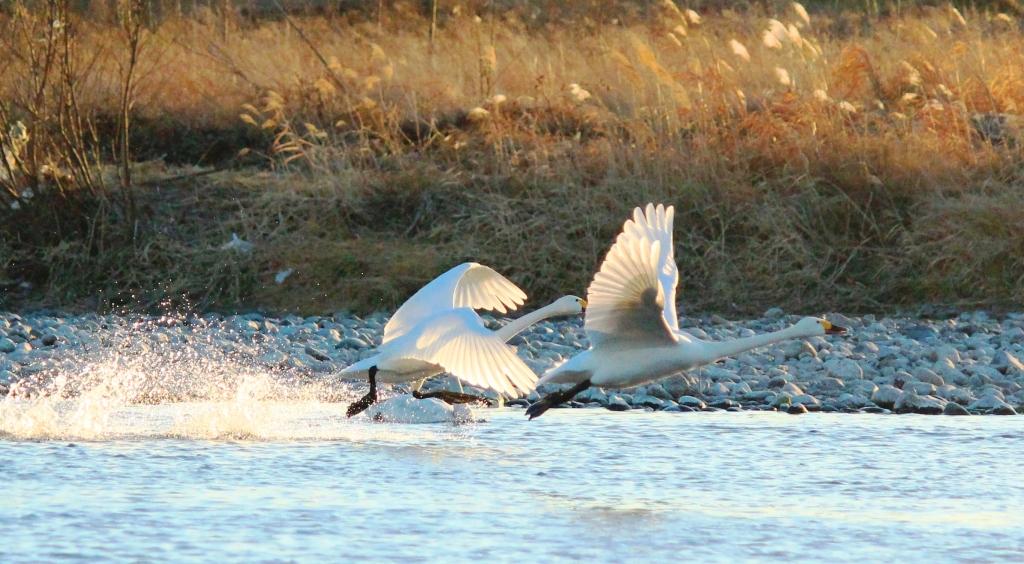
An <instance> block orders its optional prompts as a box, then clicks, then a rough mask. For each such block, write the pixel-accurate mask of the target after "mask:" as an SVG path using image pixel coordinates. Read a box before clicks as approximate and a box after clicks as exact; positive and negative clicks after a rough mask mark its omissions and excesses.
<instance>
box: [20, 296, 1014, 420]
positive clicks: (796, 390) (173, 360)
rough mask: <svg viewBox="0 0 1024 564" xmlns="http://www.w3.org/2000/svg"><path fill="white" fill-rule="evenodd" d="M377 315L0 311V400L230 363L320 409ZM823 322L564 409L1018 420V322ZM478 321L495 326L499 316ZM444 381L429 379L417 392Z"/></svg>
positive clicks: (692, 324)
mask: <svg viewBox="0 0 1024 564" xmlns="http://www.w3.org/2000/svg"><path fill="white" fill-rule="evenodd" d="M387 317H388V315H387V314H384V313H379V314H373V315H369V316H365V317H360V316H355V315H350V314H347V313H337V314H334V315H328V316H313V317H299V316H285V317H265V316H263V315H261V314H256V313H253V314H245V315H228V316H225V315H219V314H205V315H202V316H196V317H180V318H179V317H138V316H114V315H107V316H100V315H95V314H89V315H82V316H60V315H50V314H46V313H40V314H31V315H19V314H14V313H6V314H0V394H3V395H8V396H11V397H15V398H16V397H32V396H39V395H40V394H46V393H49V392H53V391H54V390H55V389H57V388H59V389H60V390H61V393H63V394H65V395H68V393H69V392H68V390H69V389H71V390H73V389H74V388H75V386H74V385H73V384H74V383H75V382H76V381H78V380H80V379H83V378H85V377H86V376H87V375H88V376H91V377H93V378H95V375H96V372H97V370H96V367H97V366H101V365H107V366H109V365H110V363H111V362H112V361H113V360H115V359H116V361H117V362H119V363H120V364H118V366H123V367H128V368H130V367H133V366H134V367H139V366H142V367H143V368H142V371H143V372H147V375H146V376H145V379H146V380H147V381H149V382H150V385H154V386H156V387H158V388H159V390H160V393H159V394H155V393H154V394H153V397H152V398H150V399H151V400H152V401H163V400H168V399H169V400H174V399H182V398H179V397H175V389H180V393H181V394H184V395H188V394H189V393H194V390H195V389H196V386H195V382H194V381H195V380H197V379H199V380H202V379H203V378H205V377H207V376H208V377H209V378H210V379H219V380H222V381H223V380H226V379H230V378H231V377H232V376H231V375H234V374H237V373H239V369H240V368H242V369H244V371H246V372H251V373H260V374H265V375H270V376H271V377H272V378H273V379H274V380H275V381H276V382H278V383H279V384H280V386H281V387H282V388H283V389H284V388H287V387H288V385H290V383H291V384H294V383H302V385H309V384H311V383H316V384H319V385H322V389H323V390H330V392H325V393H328V394H329V395H330V399H331V400H332V401H338V402H343V401H351V400H352V399H354V398H356V397H358V396H359V395H361V394H362V393H364V391H365V382H360V381H341V380H340V379H339V378H338V377H337V376H336V373H337V372H338V371H340V370H341V369H342V368H344V367H345V366H347V365H348V364H350V363H352V362H355V361H358V360H360V359H361V358H364V357H366V356H369V355H370V354H372V351H373V349H374V347H376V346H377V345H378V344H379V342H380V336H381V334H382V332H383V326H384V324H385V323H386V322H387ZM827 317H828V318H829V319H831V320H832V321H833V322H835V323H837V324H840V325H843V326H845V327H848V328H849V329H850V332H849V334H847V335H844V336H834V337H832V336H830V337H828V338H824V337H816V338H811V339H804V340H794V341H789V342H783V343H780V344H778V345H774V346H770V347H765V348H763V349H758V350H755V351H752V352H749V353H745V354H742V355H740V356H739V357H737V358H730V359H725V360H722V361H720V362H719V363H717V364H715V365H712V366H707V367H703V368H701V369H699V370H696V371H692V372H691V373H686V374H678V375H675V376H672V377H670V378H667V379H663V380H661V381H659V382H657V383H653V384H650V385H646V386H639V387H635V388H630V389H625V390H611V389H600V388H592V389H589V390H586V391H585V392H584V393H582V394H580V395H579V396H577V398H576V400H575V401H573V402H570V403H569V404H566V405H565V406H564V407H572V408H604V409H608V410H612V411H625V410H631V409H644V410H650V411H666V412H693V411H721V410H725V411H743V410H759V411H766V410H767V411H784V412H788V413H792V414H801V413H806V412H814V411H821V412H866V413H879V414H885V413H920V414H935V415H938V414H945V415H982V414H993V415H1014V414H1017V413H1022V412H1024V363H1022V361H1021V359H1022V358H1024V314H1022V313H1007V314H1000V315H996V314H990V313H987V312H983V311H977V312H967V313H961V314H959V315H956V316H952V317H949V318H945V319H921V318H913V317H876V316H874V315H865V316H862V317H856V316H845V315H840V314H831V315H827ZM798 318H799V316H797V315H789V314H787V313H786V312H783V311H782V310H779V309H777V308H775V309H771V310H768V311H766V312H765V313H764V315H763V316H761V317H760V318H757V319H746V320H730V319H725V318H723V317H721V316H719V315H711V316H703V317H694V318H685V319H683V320H681V325H682V328H683V330H685V331H687V332H689V333H691V334H693V335H694V336H696V337H698V338H701V339H709V340H718V339H731V338H738V337H747V336H750V335H753V334H756V333H761V332H766V331H773V330H777V329H780V328H782V327H784V326H785V325H788V324H790V323H793V322H795V321H796V320H797V319H798ZM485 319H487V323H488V324H491V325H492V326H494V327H497V326H498V325H499V324H502V323H504V322H505V321H506V320H504V319H494V318H490V317H486V318H485ZM510 344H512V345H513V346H515V347H516V348H517V350H518V352H519V355H520V356H521V357H522V358H523V359H524V360H525V361H526V363H527V364H528V365H529V366H530V367H531V368H532V369H534V370H535V371H536V372H537V373H538V374H543V372H544V371H545V370H547V369H549V368H551V367H552V366H555V365H557V364H558V363H560V362H563V361H564V360H566V359H567V358H569V357H571V356H572V355H574V354H576V353H577V352H578V351H581V350H583V349H585V348H586V347H587V345H588V343H587V339H586V335H585V333H584V332H583V327H582V318H571V319H560V320H552V321H545V322H542V323H540V324H538V325H536V326H534V327H532V328H531V329H530V330H528V331H526V332H524V333H522V334H521V335H519V336H518V337H516V338H514V339H513V340H512V341H510ZM226 367H227V368H226ZM118 372H123V370H118ZM182 372H189V373H190V374H188V378H189V379H190V380H191V381H192V385H190V386H176V383H175V382H174V380H175V379H176V378H178V374H179V373H182ZM183 377H184V376H183ZM55 382H56V383H57V384H59V385H58V386H57V388H55V385H54V383H55ZM154 382H155V383H154ZM455 386H457V383H456V382H453V381H451V379H448V378H444V377H441V378H436V379H434V380H433V381H431V382H430V383H428V385H427V387H426V388H427V389H428V390H429V389H436V388H441V387H445V388H454V387H455ZM404 391H405V389H404V388H403V387H402V386H395V387H392V388H391V389H390V390H388V389H387V388H385V394H384V395H385V397H387V396H388V395H394V394H399V393H403V392H404ZM467 391H473V390H472V388H469V389H467ZM548 391H550V389H547V388H545V387H542V388H540V389H539V390H537V391H535V392H533V393H531V394H530V395H529V396H527V397H525V398H518V399H513V400H511V401H509V402H508V405H511V406H520V407H525V406H526V405H528V403H529V402H531V401H534V400H536V399H537V398H538V397H539V395H538V394H543V393H546V392H548ZM481 394H482V395H486V393H484V392H483V391H481ZM139 397H143V398H145V397H146V396H145V394H143V395H141V396H139ZM492 397H493V394H492Z"/></svg>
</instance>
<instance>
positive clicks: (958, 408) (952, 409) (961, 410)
mask: <svg viewBox="0 0 1024 564" xmlns="http://www.w3.org/2000/svg"><path fill="white" fill-rule="evenodd" d="M942 413H943V414H944V415H970V414H971V412H970V411H967V408H966V407H964V406H962V405H960V404H958V403H956V402H953V401H951V402H949V403H947V404H946V407H944V408H942Z"/></svg>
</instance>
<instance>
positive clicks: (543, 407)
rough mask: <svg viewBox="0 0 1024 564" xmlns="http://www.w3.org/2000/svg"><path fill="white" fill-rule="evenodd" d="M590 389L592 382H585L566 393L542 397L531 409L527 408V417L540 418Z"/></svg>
mask: <svg viewBox="0 0 1024 564" xmlns="http://www.w3.org/2000/svg"><path fill="white" fill-rule="evenodd" d="M589 387H590V380H584V381H582V382H580V383H579V384H576V385H575V386H573V387H571V388H569V389H568V390H566V391H564V392H551V393H550V394H548V395H546V396H544V397H542V398H541V399H539V400H537V401H536V402H534V403H532V404H530V407H528V408H526V415H528V416H530V419H533V418H535V417H540V416H541V415H543V414H544V412H545V411H547V410H549V409H551V408H552V407H555V406H556V405H560V404H563V403H565V402H567V401H569V400H571V399H572V398H574V397H576V394H578V393H580V392H582V391H583V390H586V389H587V388H589Z"/></svg>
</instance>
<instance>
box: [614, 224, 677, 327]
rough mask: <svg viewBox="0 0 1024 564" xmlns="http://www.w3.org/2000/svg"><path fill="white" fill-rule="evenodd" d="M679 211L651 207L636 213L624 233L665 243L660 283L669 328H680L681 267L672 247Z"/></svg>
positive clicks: (661, 254)
mask: <svg viewBox="0 0 1024 564" xmlns="http://www.w3.org/2000/svg"><path fill="white" fill-rule="evenodd" d="M675 215H676V209H675V207H673V206H667V207H666V206H665V205H663V204H658V205H657V207H655V205H654V204H647V209H646V210H643V211H641V210H640V208H636V209H634V210H633V219H632V220H628V221H626V223H625V224H623V226H622V232H623V234H625V235H627V236H629V237H634V238H637V239H647V240H650V241H658V242H660V243H661V253H660V254H659V255H658V264H659V268H658V281H659V282H660V283H661V289H662V291H663V292H664V293H665V306H664V315H665V321H666V322H668V326H669V327H670V328H672V329H673V330H677V329H679V318H678V317H677V315H676V286H678V285H679V267H677V266H676V259H675V250H674V247H675V245H673V244H672V220H673V219H674V218H675Z"/></svg>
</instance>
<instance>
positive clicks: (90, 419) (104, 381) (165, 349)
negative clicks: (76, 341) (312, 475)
mask: <svg viewBox="0 0 1024 564" xmlns="http://www.w3.org/2000/svg"><path fill="white" fill-rule="evenodd" d="M94 336H95V339H92V340H91V342H89V343H85V344H83V345H81V346H79V347H74V348H67V349H65V350H62V351H60V352H61V354H59V355H54V356H53V357H51V358H50V359H49V360H47V361H45V362H42V363H40V364H41V366H37V367H36V368H38V370H37V372H36V373H35V374H33V375H31V376H30V377H28V378H25V379H23V380H21V381H19V382H18V383H17V384H16V385H15V386H13V387H12V390H11V393H10V395H9V396H8V397H6V398H0V438H2V437H7V438H17V439H35V440H52V439H63V440H69V439H74V440H103V439H111V438H132V437H154V436H167V437H178V438H196V439H295V438H315V439H346V438H348V439H359V438H366V437H367V436H373V437H378V438H379V437H383V436H385V435H386V432H380V431H372V432H369V434H368V431H366V430H365V429H363V430H356V429H355V428H356V427H357V426H356V425H353V424H351V422H350V421H348V420H347V419H346V418H345V417H344V405H345V404H346V403H347V402H349V401H351V399H353V398H354V397H355V396H356V394H357V393H361V392H360V391H359V390H355V389H353V388H352V386H351V385H349V384H346V383H344V382H340V381H339V380H337V379H336V378H332V377H331V376H330V375H329V374H328V375H325V374H320V375H316V374H312V373H309V372H307V371H302V370H296V369H289V368H287V367H279V366H278V367H270V366H266V365H263V364H261V363H260V362H258V361H257V360H255V359H258V358H259V357H260V355H261V354H263V353H264V352H266V350H268V347H267V346H264V345H261V344H260V343H254V342H251V341H252V339H251V338H249V339H246V338H244V337H242V336H241V335H240V334H239V333H237V332H232V331H230V329H229V328H226V327H225V326H224V325H223V324H217V323H193V324H188V325H186V324H184V323H183V321H182V320H177V319H170V318H160V319H152V318H150V319H145V320H134V321H133V320H123V319H122V320H117V321H111V322H110V323H105V324H103V325H102V326H97V330H96V332H95V335H94ZM363 426H364V427H365V425H363Z"/></svg>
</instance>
